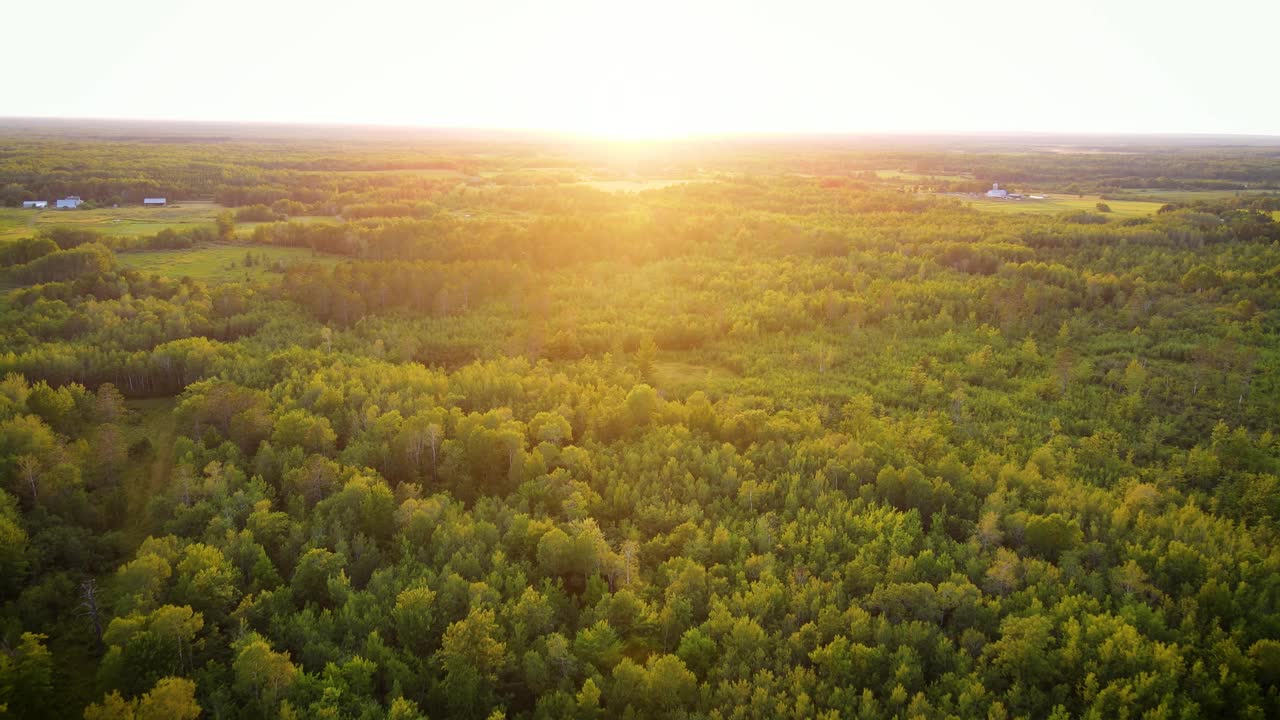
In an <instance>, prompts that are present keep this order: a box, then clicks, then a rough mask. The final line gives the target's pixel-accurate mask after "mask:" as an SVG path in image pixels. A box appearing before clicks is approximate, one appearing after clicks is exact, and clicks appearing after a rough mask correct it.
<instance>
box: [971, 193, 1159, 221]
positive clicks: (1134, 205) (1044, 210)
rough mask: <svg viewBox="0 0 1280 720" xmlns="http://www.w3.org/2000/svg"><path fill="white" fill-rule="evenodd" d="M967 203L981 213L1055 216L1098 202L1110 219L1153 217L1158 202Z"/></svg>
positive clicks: (1089, 207)
mask: <svg viewBox="0 0 1280 720" xmlns="http://www.w3.org/2000/svg"><path fill="white" fill-rule="evenodd" d="M969 202H970V204H971V205H973V206H974V207H975V208H977V209H979V210H982V211H989V212H1004V213H1027V214H1033V215H1057V214H1058V213H1064V212H1070V211H1074V210H1088V211H1090V212H1094V211H1096V210H1097V206H1098V203H1100V202H1105V203H1106V204H1107V205H1108V206H1109V207H1110V208H1111V212H1110V213H1108V214H1109V215H1110V216H1111V217H1117V218H1131V217H1145V216H1147V215H1154V214H1155V212H1156V211H1157V210H1159V209H1160V204H1159V203H1154V202H1146V201H1141V200H1103V199H1102V198H1099V197H1098V196H1097V195H1085V196H1084V197H1082V198H1078V197H1074V196H1066V195H1060V196H1050V197H1048V198H1046V199H1044V200H988V199H987V198H973V199H971V200H970V201H969Z"/></svg>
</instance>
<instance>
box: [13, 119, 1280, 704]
mask: <svg viewBox="0 0 1280 720" xmlns="http://www.w3.org/2000/svg"><path fill="white" fill-rule="evenodd" d="M4 132H5V133H6V134H5V135H3V136H0V205H4V206H7V207H5V208H0V229H6V232H7V233H8V235H6V237H9V238H10V239H6V240H0V293H2V294H0V718H32V719H41V718H81V717H82V718H85V720H123V719H136V720H144V719H152V718H166V719H167V720H187V719H194V718H219V719H221V718H226V719H233V718H333V719H338V718H344V719H345V718H350V719H352V720H356V719H359V720H378V719H382V718H387V719H389V720H390V719H394V720H411V719H421V718H428V717H429V718H435V719H437V720H438V719H440V718H475V719H478V720H499V719H501V718H508V719H510V720H516V719H518V718H584V719H585V718H604V717H610V718H633V719H636V720H639V719H642V718H707V719H714V720H730V719H734V720H736V719H743V720H745V719H747V718H796V719H800V718H821V719H822V720H836V719H837V718H847V719H855V718H857V719H867V720H871V719H881V718H883V719H888V718H926V719H933V718H937V719H940V720H941V719H944V718H961V719H964V718H989V719H991V720H1004V719H1013V718H1027V719H1043V718H1053V719H1054V720H1066V719H1068V718H1107V719H1108V720H1110V719H1112V718H1134V719H1137V718H1142V719H1149V720H1165V719H1168V720H1173V719H1190V718H1201V717H1232V718H1258V719H1261V718H1275V717H1280V437H1277V434H1276V433H1277V429H1278V428H1277V424H1278V422H1280V222H1278V221H1280V147H1276V146H1274V145H1273V146H1265V145H1263V146H1246V145H1239V144H1221V145H1215V144H1213V143H1208V142H1206V143H1201V144H1181V145H1180V144H1173V143H1170V144H1167V145H1159V144H1151V143H1147V144H1134V143H1125V144H1120V145H1116V146H1114V147H1111V148H1110V150H1108V151H1105V152H1104V151H1099V150H1097V149H1096V148H1082V149H1079V150H1080V151H1079V152H1073V151H1070V150H1069V149H1068V150H1063V149H1062V148H1060V147H1055V148H1053V149H1051V150H1046V149H1043V148H1037V147H1011V146H1004V145H999V146H993V145H991V144H990V143H986V144H981V143H979V142H978V141H974V143H975V144H971V145H969V146H965V147H962V148H959V149H956V148H949V147H946V146H945V145H942V144H938V143H929V144H922V145H919V146H912V145H910V144H909V143H906V142H898V143H887V144H886V145H884V146H875V145H874V144H868V143H865V142H864V143H841V142H839V141H838V140H836V139H831V140H823V141H817V140H811V141H802V140H799V139H797V140H788V141H783V140H779V141H776V142H765V141H757V142H748V141H745V140H744V141H742V142H723V143H708V144H706V145H696V144H688V145H656V146H651V147H646V146H639V145H629V146H625V147H610V146H608V145H607V144H585V143H584V144H576V143H573V142H570V141H567V140H554V139H546V138H543V139H538V138H514V137H503V138H494V139H490V140H485V139H484V138H478V137H432V136H422V137H417V136H414V137H401V136H392V135H386V136H384V135H369V136H360V137H342V138H324V137H318V136H317V137H311V136H305V137H298V138H293V139H288V138H282V137H254V136H250V135H244V134H234V133H232V134H228V135H227V136H225V137H222V136H216V137H215V136H202V137H179V136H174V137H169V138H161V139H159V140H152V141H144V140H143V139H142V138H141V137H140V136H139V137H135V136H132V135H130V133H129V132H128V131H127V130H125V129H122V130H120V131H119V132H118V133H116V134H110V133H105V134H87V133H86V134H76V133H73V132H70V131H66V130H60V131H59V132H57V133H53V132H48V133H40V132H33V131H19V130H16V129H13V128H9V129H6V130H4ZM983 142H986V141H983ZM1099 142H1101V141H1099ZM992 182H1002V183H1008V184H1009V185H1010V186H1011V187H1013V188H1014V189H1017V190H1020V191H1025V192H1027V193H1031V192H1036V193H1046V194H1058V195H1062V196H1065V197H1070V198H1084V196H1086V195H1088V196H1090V199H1088V200H1081V201H1080V202H1082V203H1083V207H1082V209H1074V210H1069V211H1064V212H1060V213H1043V212H1021V211H1019V206H1016V205H1008V206H1002V207H1001V208H1000V209H1001V211H1000V212H993V211H989V210H987V209H985V206H983V205H980V204H977V203H974V202H972V201H970V200H968V199H967V194H968V193H977V192H981V191H983V190H985V189H986V188H989V187H990V184H991V183H992ZM618 183H631V184H635V185H637V186H641V189H638V190H635V191H617V190H615V189H613V188H614V187H615V185H616V184H618ZM71 194H74V195H78V196H81V197H82V198H84V200H85V207H84V209H80V210H63V211H56V210H46V211H42V213H41V214H40V215H39V216H38V220H37V216H36V215H35V213H37V212H40V211H35V210H23V209H21V207H20V206H21V205H22V202H23V201H27V200H35V199H50V200H51V199H53V198H54V197H61V196H63V195H71ZM1103 195H1106V197H1108V198H1111V197H1123V198H1128V199H1130V200H1133V199H1137V200H1138V201H1141V202H1143V203H1145V205H1146V206H1148V207H1149V212H1146V213H1142V214H1138V215H1136V216H1126V217H1116V216H1115V215H1114V214H1113V213H1109V212H1108V208H1107V207H1106V202H1105V200H1103V199H1099V198H1102V196H1103ZM152 196H164V197H168V198H169V199H170V202H171V204H177V205H178V206H179V208H180V207H181V203H183V202H188V203H193V204H196V203H201V205H200V207H201V208H207V207H209V205H208V204H209V203H212V204H214V206H216V210H217V212H216V218H215V220H214V221H213V222H207V223H194V224H190V225H189V226H183V227H165V228H164V229H161V230H158V231H156V232H155V233H152V234H137V233H129V234H124V233H121V232H114V231H113V230H112V226H111V225H110V224H109V222H106V221H104V222H102V223H98V222H87V221H82V219H83V218H90V217H94V216H92V215H91V213H92V212H94V211H95V209H101V208H111V207H112V206H122V207H123V206H127V205H139V204H140V203H141V198H142V197H152ZM1095 201H1096V202H1095ZM1007 202H1008V203H1016V202H1025V203H1032V202H1034V201H1032V200H1025V201H1014V200H1010V201H1007ZM1095 205H1096V208H1094V206H1095ZM1090 208H1094V209H1090ZM1006 209H1007V210H1009V211H1004V210H1006ZM24 213H25V214H24ZM55 213H60V214H55ZM131 227H132V226H131ZM215 250H216V251H217V253H218V254H217V255H216V258H217V259H216V260H215V259H210V258H213V257H214V255H211V254H210V253H212V252H214V251H215ZM158 253H163V254H158ZM143 254H146V257H147V258H152V259H154V258H160V260H159V261H157V262H150V261H149V263H148V264H147V268H148V270H145V271H144V270H140V269H138V258H139V257H142V255H143ZM227 257H231V258H233V259H232V260H231V261H230V262H228V261H227V260H226V258H227ZM166 258H172V261H173V262H172V263H170V265H171V266H172V267H175V268H176V267H177V264H176V263H177V261H178V260H179V259H181V260H183V261H184V262H186V263H187V264H186V265H183V266H182V267H198V266H199V264H200V263H205V264H206V266H207V269H208V270H209V272H208V274H207V275H206V276H204V277H203V278H200V277H193V276H192V274H191V273H190V272H189V271H177V270H173V271H166V267H168V266H167V265H166V262H165V259H166ZM157 268H158V271H157Z"/></svg>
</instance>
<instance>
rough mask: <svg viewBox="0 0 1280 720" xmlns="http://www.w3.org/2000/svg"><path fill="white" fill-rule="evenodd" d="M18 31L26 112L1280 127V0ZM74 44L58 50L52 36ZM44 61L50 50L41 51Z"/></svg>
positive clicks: (1227, 130) (88, 16)
mask: <svg viewBox="0 0 1280 720" xmlns="http://www.w3.org/2000/svg"><path fill="white" fill-rule="evenodd" d="M63 7H64V10H65V12H61V13H59V14H58V15H56V16H55V15H50V16H48V17H47V18H45V17H41V18H39V19H37V20H35V21H31V22H28V23H26V24H24V25H23V26H22V32H20V33H15V34H14V35H15V37H13V38H11V39H10V41H9V42H8V43H7V44H6V45H5V46H4V47H0V59H3V60H7V61H8V62H9V64H10V65H12V66H16V67H28V68H31V67H34V68H36V69H35V70H34V71H28V72H26V73H25V74H23V75H22V76H20V77H19V78H18V79H17V80H16V81H14V82H12V83H11V84H10V88H9V91H8V93H7V97H6V100H5V102H4V103H3V104H2V105H0V115H5V116H10V117H36V118H75V119H81V118H84V119H119V120H123V121H137V120H157V121H199V122H245V123H277V124H278V123H284V124H295V123H306V124H324V125H369V126H391V127H415V128H443V129H476V130H513V131H535V132H553V133H567V134H574V133H576V134H586V135H592V136H602V137H609V138H659V137H681V136H708V135H743V134H747V135H761V134H763V135H778V134H781V135H833V134H834V135H844V134H895V135H896V134H950V133H958V134H965V133H994V134H1010V133H1031V134H1072V135H1136V134H1143V135H1147V134H1153V135H1256V136H1274V135H1280V99H1277V98H1276V97H1275V96H1274V95H1273V94H1268V93H1264V92H1259V87H1260V85H1261V83H1262V81H1263V80H1264V79H1265V77H1264V75H1263V73H1264V70H1265V68H1267V67H1268V65H1269V63H1270V58H1269V57H1268V48H1269V46H1270V44H1269V42H1268V39H1269V37H1268V33H1269V30H1268V28H1272V27H1275V25H1276V22H1277V21H1280V4H1276V3H1263V2H1259V1H1255V0H1227V2H1226V3H1225V5H1223V6H1221V7H1219V8H1218V9H1217V10H1216V11H1215V12H1214V13H1212V14H1209V15H1207V14H1205V13H1204V12H1202V11H1198V10H1197V9H1196V7H1195V6H1193V5H1191V4H1190V3H1173V4H1168V3H1155V2H1148V1H1147V0H1140V1H1138V2H1130V3H1125V4H1124V5H1123V6H1122V7H1112V6H1108V5H1107V4H1105V3H1102V2H1098V1H1094V0H1091V1H1090V2H1085V3H1081V4H1077V5H1074V6H1072V7H1070V8H1067V7H1063V6H1051V5H1029V6H1001V5H981V4H970V5H964V6H957V5H954V4H949V3H943V2H925V3H921V4H916V5H912V6H910V7H893V6H887V5H870V4H868V5H863V6H849V5H844V4H838V3H830V2H798V3H787V4H786V5H775V4H762V3H756V4H745V5H744V4H735V3H726V2H719V1H718V0H717V1H716V2H707V3H699V4H696V5H693V6H684V5H681V4H677V3H665V2H664V3H656V4H648V5H645V6H643V7H638V6H631V5H623V4H616V3H614V4H607V3H591V2H579V1H576V0H559V1H556V2H551V3H546V4H540V5H537V6H527V5H523V4H512V3H504V2H497V1H490V2H480V3H470V4H467V5H466V6H465V7H459V6H453V5H444V4H433V3H426V4H412V5H406V4H401V3H396V2H388V1H386V0H374V1H373V2H370V3H366V4H364V5H362V6H361V7H360V8H358V9H356V10H352V9H350V8H348V7H346V6H341V7H337V6H324V5H314V4H301V3H296V2H283V3H272V4H270V5H267V4H259V3H250V2H248V1H247V0H230V2H229V3H227V4H224V5H223V6H220V7H219V8H218V9H217V12H212V11H210V10H209V9H208V8H207V7H205V6H201V5H197V4H195V3H192V2H177V3H162V2H158V0H125V1H124V2H121V3H116V4H114V5H112V6H102V5H99V4H96V3H88V2H82V1H77V2H71V3H69V4H68V5H66V6H63ZM49 48H56V49H57V52H49ZM33 59H34V62H33Z"/></svg>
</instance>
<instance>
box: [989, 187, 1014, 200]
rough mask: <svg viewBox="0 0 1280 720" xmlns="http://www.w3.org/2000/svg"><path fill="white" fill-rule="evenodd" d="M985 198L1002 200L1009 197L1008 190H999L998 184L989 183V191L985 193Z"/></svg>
mask: <svg viewBox="0 0 1280 720" xmlns="http://www.w3.org/2000/svg"><path fill="white" fill-rule="evenodd" d="M987 197H989V198H1000V199H1002V200H1003V199H1004V198H1007V197H1009V191H1008V190H1001V189H1000V183H991V189H990V190H988V191H987Z"/></svg>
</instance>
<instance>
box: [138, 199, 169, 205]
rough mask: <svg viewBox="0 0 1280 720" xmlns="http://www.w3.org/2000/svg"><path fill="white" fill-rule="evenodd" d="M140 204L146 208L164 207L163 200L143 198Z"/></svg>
mask: <svg viewBox="0 0 1280 720" xmlns="http://www.w3.org/2000/svg"><path fill="white" fill-rule="evenodd" d="M142 204H143V205H145V206H147V207H164V205H165V202H164V198H143V199H142Z"/></svg>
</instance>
